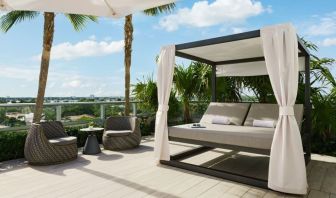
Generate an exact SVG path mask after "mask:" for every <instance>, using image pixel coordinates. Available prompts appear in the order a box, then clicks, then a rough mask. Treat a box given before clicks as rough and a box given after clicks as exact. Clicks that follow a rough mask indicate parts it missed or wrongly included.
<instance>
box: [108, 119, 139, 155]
mask: <svg viewBox="0 0 336 198" xmlns="http://www.w3.org/2000/svg"><path fill="white" fill-rule="evenodd" d="M140 142H141V131H140V123H139V121H138V119H137V118H136V117H109V118H107V119H106V121H105V130H104V134H103V145H104V149H107V150H124V149H130V148H134V147H137V146H139V144H140Z"/></svg>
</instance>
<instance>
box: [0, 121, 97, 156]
mask: <svg viewBox="0 0 336 198" xmlns="http://www.w3.org/2000/svg"><path fill="white" fill-rule="evenodd" d="M81 128H83V127H66V128H65V130H66V132H67V133H68V134H69V135H71V136H76V137H77V146H78V147H83V146H84V144H85V141H86V138H87V136H88V133H86V132H82V131H79V129H81ZM102 135H103V132H101V133H98V134H97V137H98V141H99V143H101V141H102ZM26 137H27V131H3V132H0V162H1V161H6V160H12V159H18V158H23V157H24V144H25V140H26Z"/></svg>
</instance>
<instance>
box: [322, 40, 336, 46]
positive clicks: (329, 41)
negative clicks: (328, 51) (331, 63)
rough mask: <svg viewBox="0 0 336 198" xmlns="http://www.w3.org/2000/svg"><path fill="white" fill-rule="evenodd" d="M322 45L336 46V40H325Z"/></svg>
mask: <svg viewBox="0 0 336 198" xmlns="http://www.w3.org/2000/svg"><path fill="white" fill-rule="evenodd" d="M322 45H323V46H325V47H329V46H336V38H326V39H324V40H323V42H322Z"/></svg>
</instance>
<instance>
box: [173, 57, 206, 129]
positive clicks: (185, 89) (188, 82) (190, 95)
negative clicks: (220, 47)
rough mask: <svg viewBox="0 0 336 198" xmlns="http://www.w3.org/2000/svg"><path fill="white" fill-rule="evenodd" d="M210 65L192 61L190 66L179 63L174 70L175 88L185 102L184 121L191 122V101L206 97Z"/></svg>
mask: <svg viewBox="0 0 336 198" xmlns="http://www.w3.org/2000/svg"><path fill="white" fill-rule="evenodd" d="M210 71H211V68H210V66H208V65H205V64H202V63H198V62H192V63H191V64H190V65H189V66H188V67H183V66H182V65H177V66H176V68H175V71H174V78H173V81H174V89H175V90H176V92H177V94H178V96H179V97H180V99H181V101H182V103H183V112H184V121H185V122H186V123H189V122H191V115H190V101H191V100H192V99H202V98H204V95H205V94H204V93H207V92H208V90H209V87H208V84H209V81H208V78H207V75H208V74H209V72H210Z"/></svg>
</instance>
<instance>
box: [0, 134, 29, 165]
mask: <svg viewBox="0 0 336 198" xmlns="http://www.w3.org/2000/svg"><path fill="white" fill-rule="evenodd" d="M26 137H27V132H26V131H21V132H13V131H10V132H0V161H6V160H11V159H17V158H23V157H24V153H23V150H24V144H25V140H26Z"/></svg>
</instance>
